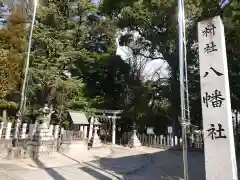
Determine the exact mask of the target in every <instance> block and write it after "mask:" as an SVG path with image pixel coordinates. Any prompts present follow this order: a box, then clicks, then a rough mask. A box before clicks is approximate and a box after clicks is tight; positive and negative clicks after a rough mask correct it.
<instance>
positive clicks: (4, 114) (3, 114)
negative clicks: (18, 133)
mask: <svg viewBox="0 0 240 180" xmlns="http://www.w3.org/2000/svg"><path fill="white" fill-rule="evenodd" d="M2 118H3V122H6V121H7V110H6V109H4V110H3V111H2Z"/></svg>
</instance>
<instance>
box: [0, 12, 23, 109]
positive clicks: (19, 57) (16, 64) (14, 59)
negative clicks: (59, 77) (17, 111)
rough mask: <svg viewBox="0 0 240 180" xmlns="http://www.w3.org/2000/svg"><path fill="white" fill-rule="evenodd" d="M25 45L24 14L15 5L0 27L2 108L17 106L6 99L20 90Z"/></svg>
mask: <svg viewBox="0 0 240 180" xmlns="http://www.w3.org/2000/svg"><path fill="white" fill-rule="evenodd" d="M26 47H27V29H26V14H25V13H24V12H23V11H22V10H21V7H16V8H15V9H14V10H13V12H12V14H11V15H10V17H9V19H8V23H7V27H6V28H2V29H0V53H1V58H0V76H1V78H0V98H1V99H2V100H1V108H3V109H4V108H10V107H15V108H16V107H17V104H16V103H13V102H11V101H10V102H9V101H8V100H9V99H8V96H9V95H11V94H12V93H14V92H19V90H20V87H21V80H22V68H23V64H24V58H25V52H26ZM4 99H5V101H4Z"/></svg>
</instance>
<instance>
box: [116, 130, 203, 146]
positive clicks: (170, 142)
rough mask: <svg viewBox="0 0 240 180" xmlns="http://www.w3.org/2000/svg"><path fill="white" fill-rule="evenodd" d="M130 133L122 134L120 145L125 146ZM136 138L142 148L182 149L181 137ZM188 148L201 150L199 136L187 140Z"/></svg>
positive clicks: (154, 136) (140, 135)
mask: <svg viewBox="0 0 240 180" xmlns="http://www.w3.org/2000/svg"><path fill="white" fill-rule="evenodd" d="M131 134H132V133H124V134H123V135H122V137H121V140H120V141H121V142H120V143H121V144H127V143H128V140H129V138H130V137H131ZM137 137H138V139H139V141H140V142H141V144H142V145H143V146H151V147H162V148H173V149H174V148H180V147H182V138H181V137H177V136H175V137H172V136H164V135H147V134H137ZM188 148H192V149H199V150H200V149H203V141H202V138H201V136H199V135H195V136H192V137H189V138H188Z"/></svg>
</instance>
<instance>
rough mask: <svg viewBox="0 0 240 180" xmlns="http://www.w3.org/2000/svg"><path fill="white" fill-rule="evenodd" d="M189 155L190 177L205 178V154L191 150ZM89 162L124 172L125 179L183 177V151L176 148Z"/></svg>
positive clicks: (161, 179) (196, 179)
mask: <svg viewBox="0 0 240 180" xmlns="http://www.w3.org/2000/svg"><path fill="white" fill-rule="evenodd" d="M149 157H150V158H149ZM188 157H189V158H188V165H189V179H190V180H192V179H193V180H205V168H204V166H205V165H204V154H203V153H202V152H189V153H188ZM89 163H90V164H93V165H95V166H97V165H99V167H100V168H102V169H105V170H107V171H110V172H114V173H116V174H122V175H124V177H125V179H136V180H137V179H143V180H145V179H146V180H170V179H171V180H180V179H183V158H182V152H181V151H176V150H165V151H159V152H155V153H151V154H146V153H143V154H140V155H134V156H127V157H126V156H125V157H117V158H111V157H107V158H101V159H100V160H96V161H91V162H89Z"/></svg>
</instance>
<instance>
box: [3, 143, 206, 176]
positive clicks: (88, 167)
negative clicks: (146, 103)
mask: <svg viewBox="0 0 240 180" xmlns="http://www.w3.org/2000/svg"><path fill="white" fill-rule="evenodd" d="M63 157H64V158H65V159H64V158H63ZM63 157H62V159H60V157H55V159H52V160H51V159H49V158H48V160H46V161H45V160H44V159H42V161H45V162H38V163H36V164H35V165H34V167H32V164H26V165H23V164H24V163H26V162H27V161H26V162H23V161H22V162H21V163H19V164H15V165H13V164H10V165H8V164H6V162H5V164H4V163H2V162H1V161H0V169H5V170H6V171H9V172H11V173H14V174H15V176H18V177H19V178H15V179H14V178H9V179H7V178H5V179H7V180H16V179H18V180H21V178H24V180H32V179H34V180H43V179H47V180H81V179H83V180H111V179H112V180H114V179H123V178H124V179H126V180H182V179H183V165H182V152H180V151H168V150H163V149H162V150H160V149H154V148H146V147H142V148H138V149H129V148H120V147H113V149H112V151H111V153H109V152H108V153H107V148H103V149H99V150H93V151H92V152H91V156H90V155H88V157H87V154H84V153H79V154H78V155H76V154H75V156H73V157H71V156H69V155H66V156H63ZM150 157H151V158H150ZM81 159H82V160H83V159H85V162H83V161H81V162H80V161H78V160H81ZM56 161H57V162H56ZM63 162H65V165H64V166H62V167H54V166H53V165H54V164H55V165H56V166H59V164H64V163H63ZM21 164H22V166H21ZM42 164H44V165H42ZM36 165H38V166H39V167H41V166H42V167H48V168H44V169H39V168H38V167H36ZM28 166H29V167H28ZM6 167H11V168H9V169H8V168H6ZM139 168H140V169H139ZM5 173H6V172H5ZM2 177H3V176H1V171H0V179H1V180H2V179H3V180H5V179H4V178H2ZM5 177H7V176H5ZM189 179H190V180H204V179H205V170H204V155H203V153H200V152H189Z"/></svg>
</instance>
